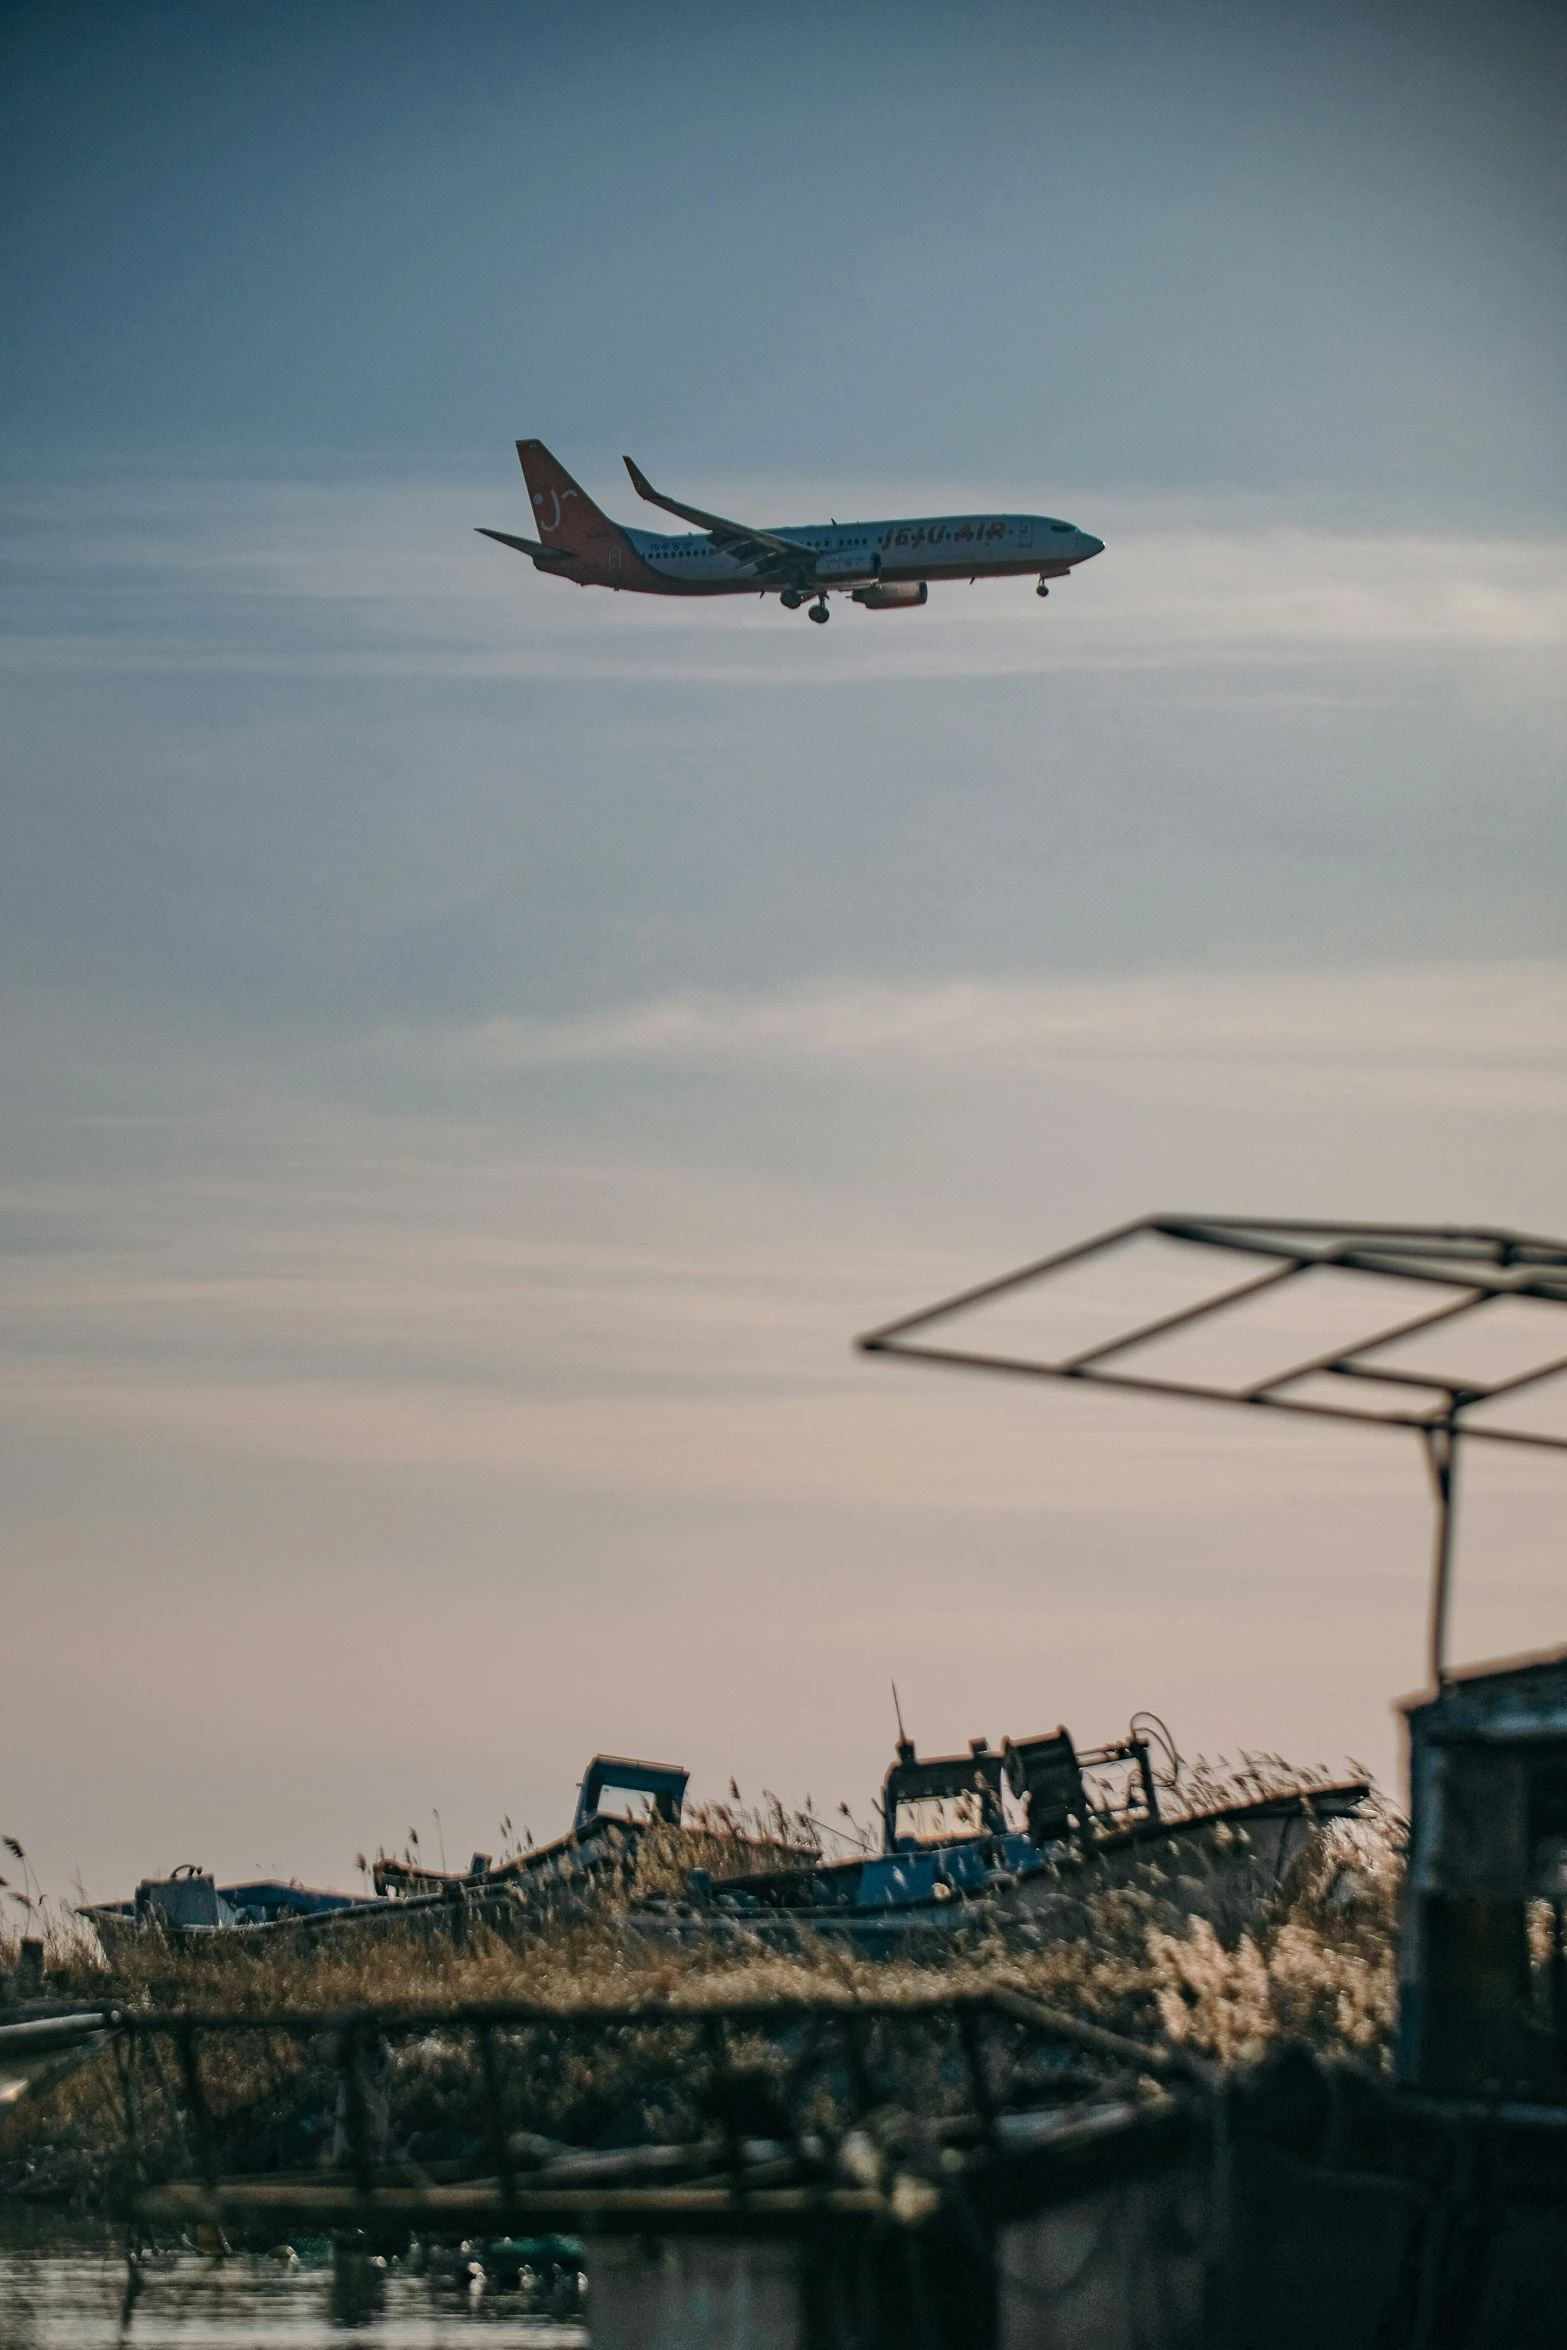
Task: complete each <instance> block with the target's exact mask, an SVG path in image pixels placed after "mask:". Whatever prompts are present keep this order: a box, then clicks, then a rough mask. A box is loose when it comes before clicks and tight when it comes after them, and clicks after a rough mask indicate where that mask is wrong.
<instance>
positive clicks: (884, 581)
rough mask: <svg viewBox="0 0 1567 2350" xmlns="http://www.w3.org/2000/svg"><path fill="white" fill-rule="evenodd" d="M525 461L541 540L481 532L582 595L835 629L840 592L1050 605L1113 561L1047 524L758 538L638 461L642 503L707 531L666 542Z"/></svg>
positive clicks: (559, 473) (900, 600)
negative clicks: (833, 606) (743, 609)
mask: <svg viewBox="0 0 1567 2350" xmlns="http://www.w3.org/2000/svg"><path fill="white" fill-rule="evenodd" d="M517 455H518V458H519V459H520V461H521V464H522V475H523V480H524V481H525V482H526V483H527V485H528V495H529V496H530V498H531V499H532V500H533V511H534V516H535V520H536V525H537V528H538V531H539V536H538V538H536V539H525V538H517V537H515V536H514V535H513V534H512V532H510V531H508V530H486V529H485V528H484V526H483V525H482V524H480V525H478V529H479V533H480V536H481V537H483V538H487V539H496V540H498V541H499V543H500V544H501V545H502V546H503V547H515V548H516V550H517V552H518V553H519V554H521V555H531V556H532V558H533V567H534V569H535V570H536V571H543V572H547V573H552V574H553V575H554V576H556V577H557V578H560V579H574V580H575V581H576V583H577V585H578V586H579V587H608V588H616V589H624V590H627V591H629V592H630V593H631V594H633V595H642V596H738V595H763V596H767V595H776V596H777V598H778V601H779V602H780V604H783V605H784V606H785V607H786V608H787V609H788V610H789V611H791V612H798V611H799V609H800V607H801V605H802V604H804V605H806V607H807V609H808V610H809V613H810V617H811V618H812V619H813V620H816V621H825V620H826V619H827V618H828V617H829V615H828V608H827V597H828V594H829V592H830V591H837V592H839V593H842V592H844V591H845V590H846V591H847V593H848V595H849V597H850V599H851V601H852V602H854V603H856V604H859V605H861V606H862V607H863V608H864V609H865V610H866V611H867V612H895V611H902V610H905V609H907V608H908V607H910V606H913V605H917V604H923V603H924V602H925V601H926V598H927V597H928V596H929V594H930V586H929V583H930V581H931V580H933V579H967V580H969V581H971V582H972V581H974V580H976V579H1003V578H1008V577H1011V576H1014V575H1016V574H1018V573H1028V572H1033V573H1036V574H1037V575H1038V580H1039V587H1038V593H1039V594H1040V595H1042V596H1048V595H1049V593H1050V586H1049V583H1050V581H1051V580H1053V579H1064V578H1065V577H1066V575H1067V573H1068V572H1069V571H1071V570H1073V569H1074V568H1075V567H1076V565H1077V564H1079V563H1086V562H1088V561H1089V559H1090V557H1092V556H1094V555H1098V554H1101V553H1102V552H1103V551H1104V541H1103V539H1096V538H1092V537H1091V536H1090V535H1089V533H1088V532H1087V531H1086V530H1079V529H1078V528H1077V526H1076V524H1075V523H1071V522H1059V521H1056V520H1055V519H1054V518H1053V517H1051V516H1049V515H1044V514H938V515H936V516H934V517H931V516H925V517H923V518H920V519H915V520H907V521H899V522H819V523H806V524H803V525H792V526H790V527H788V528H786V529H781V530H752V529H751V528H750V527H749V526H748V525H747V524H746V523H743V522H728V521H726V520H725V518H724V517H723V515H721V514H708V513H705V512H704V511H703V509H702V508H701V507H700V506H683V505H682V504H681V502H680V500H679V499H678V498H666V497H665V496H664V495H663V493H662V492H661V491H659V490H656V489H654V487H653V485H652V483H651V482H650V481H649V480H648V478H647V476H646V474H645V473H643V472H642V470H641V469H640V467H639V466H637V465H636V464H634V463H633V461H632V460H631V458H629V457H628V458H627V459H626V471H627V472H628V473H629V474H630V476H631V479H632V482H633V484H634V486H635V488H636V490H637V492H638V494H639V495H640V496H642V497H644V498H646V499H647V501H648V503H649V504H650V505H653V506H662V507H663V509H664V511H665V513H666V514H678V515H679V516H680V517H681V519H682V521H685V522H694V523H696V524H697V526H698V528H697V532H696V534H695V535H692V534H689V533H681V534H680V535H679V536H678V537H664V536H661V535H660V534H659V533H658V532H656V531H650V530H631V529H628V528H625V527H623V526H622V525H621V524H620V523H618V522H611V521H610V519H609V516H608V515H607V514H605V513H602V512H601V511H600V509H599V508H598V507H597V506H595V505H594V503H593V500H592V499H591V498H590V497H589V496H588V493H587V491H586V490H585V489H583V488H582V487H581V486H580V484H579V483H577V482H574V481H573V480H572V478H571V475H570V474H569V473H568V472H567V471H566V469H565V467H564V466H563V465H561V464H560V463H559V462H558V460H557V459H556V458H554V457H552V456H551V455H550V452H549V450H548V449H546V447H545V446H544V443H543V442H542V441H519V442H518V443H517Z"/></svg>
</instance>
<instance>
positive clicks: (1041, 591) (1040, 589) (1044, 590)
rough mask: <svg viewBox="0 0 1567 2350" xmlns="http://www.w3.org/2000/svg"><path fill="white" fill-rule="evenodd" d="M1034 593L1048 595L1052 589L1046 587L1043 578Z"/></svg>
mask: <svg viewBox="0 0 1567 2350" xmlns="http://www.w3.org/2000/svg"><path fill="white" fill-rule="evenodd" d="M1034 593H1035V595H1036V596H1048V595H1049V593H1050V590H1049V589H1048V588H1047V587H1046V585H1045V583H1044V581H1043V580H1041V581H1040V583H1039V585H1038V587H1037V588H1035V590H1034Z"/></svg>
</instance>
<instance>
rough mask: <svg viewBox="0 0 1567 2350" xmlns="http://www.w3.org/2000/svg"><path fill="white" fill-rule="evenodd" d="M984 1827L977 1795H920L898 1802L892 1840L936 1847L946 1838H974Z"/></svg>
mask: <svg viewBox="0 0 1567 2350" xmlns="http://www.w3.org/2000/svg"><path fill="white" fill-rule="evenodd" d="M983 1825H984V1823H983V1821H982V1819H981V1817H980V1801H979V1797H978V1796H977V1795H922V1796H920V1797H919V1799H918V1800H917V1801H916V1802H913V1803H900V1804H899V1805H898V1809H897V1816H896V1818H895V1819H894V1821H893V1829H892V1832H893V1838H894V1841H895V1842H898V1843H902V1841H903V1840H904V1838H905V1837H909V1838H912V1840H913V1841H914V1842H915V1843H916V1844H936V1843H939V1842H940V1841H941V1840H942V1839H943V1838H944V1837H947V1836H977V1835H978V1834H979V1832H980V1829H981V1827H982V1826H983Z"/></svg>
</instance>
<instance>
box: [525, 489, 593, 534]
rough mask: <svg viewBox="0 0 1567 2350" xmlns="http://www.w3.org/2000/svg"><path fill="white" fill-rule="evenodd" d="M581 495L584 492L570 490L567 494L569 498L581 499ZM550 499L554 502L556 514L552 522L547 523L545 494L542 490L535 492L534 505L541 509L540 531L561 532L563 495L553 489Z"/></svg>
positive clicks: (551, 519) (552, 517)
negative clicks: (545, 517)
mask: <svg viewBox="0 0 1567 2350" xmlns="http://www.w3.org/2000/svg"><path fill="white" fill-rule="evenodd" d="M581 495H582V492H581V491H580V490H568V491H567V492H566V496H567V497H568V498H579V497H580V496H581ZM550 498H551V501H552V503H553V505H554V508H555V511H554V514H553V515H552V516H551V518H550V520H549V521H548V522H546V521H545V519H544V492H543V491H542V490H535V491H534V493H533V503H534V504H535V506H537V507H538V509H539V528H540V530H542V531H552V530H559V528H560V509H561V494H560V491H559V490H553V489H552V490H551V491H550Z"/></svg>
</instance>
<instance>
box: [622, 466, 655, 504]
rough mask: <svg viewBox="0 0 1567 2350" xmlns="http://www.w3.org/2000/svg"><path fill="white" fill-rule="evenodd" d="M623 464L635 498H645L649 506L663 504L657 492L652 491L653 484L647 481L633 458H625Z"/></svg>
mask: <svg viewBox="0 0 1567 2350" xmlns="http://www.w3.org/2000/svg"><path fill="white" fill-rule="evenodd" d="M624 463H625V468H626V471H627V472H628V473H629V474H630V476H631V486H632V488H633V489H634V490H635V491H636V493H637V496H638V497H639V498H646V500H647V502H648V504H649V505H650V506H658V505H661V504H662V503H663V501H662V499H661V498H660V497H659V494H658V492H657V490H656V489H654V487H653V484H652V483H651V482H650V481H649V480H648V477H647V475H646V474H645V473H644V472H643V470H642V468H641V466H640V465H639V464H638V463H637V461H636V459H635V457H627V458H626V459H625V460H624Z"/></svg>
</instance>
